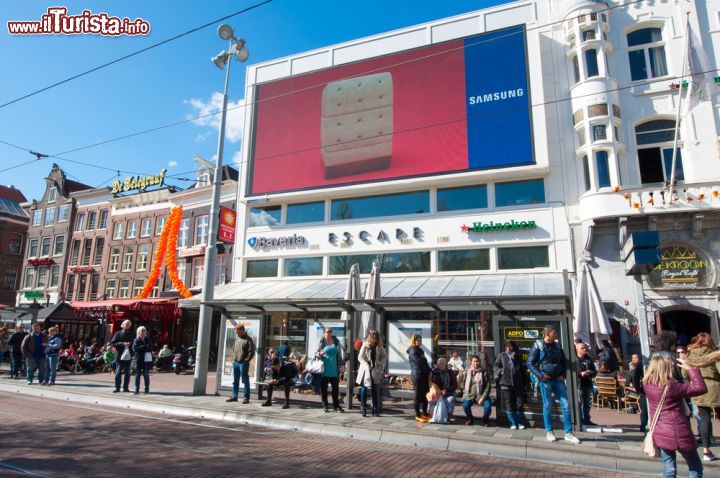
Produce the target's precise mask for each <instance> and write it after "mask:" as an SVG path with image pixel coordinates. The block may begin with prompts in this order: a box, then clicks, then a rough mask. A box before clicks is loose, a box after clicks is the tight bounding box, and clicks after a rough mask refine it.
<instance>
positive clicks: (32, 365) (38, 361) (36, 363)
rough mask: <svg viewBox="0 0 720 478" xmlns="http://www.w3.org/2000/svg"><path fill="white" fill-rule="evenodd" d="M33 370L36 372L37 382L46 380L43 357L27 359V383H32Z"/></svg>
mask: <svg viewBox="0 0 720 478" xmlns="http://www.w3.org/2000/svg"><path fill="white" fill-rule="evenodd" d="M35 369H37V371H38V382H43V381H45V380H46V377H45V357H28V358H27V381H28V383H32V381H33V378H34V377H35Z"/></svg>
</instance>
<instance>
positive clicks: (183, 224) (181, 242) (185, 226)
mask: <svg viewBox="0 0 720 478" xmlns="http://www.w3.org/2000/svg"><path fill="white" fill-rule="evenodd" d="M189 234H190V218H189V217H187V218H185V219H183V220H182V221H180V231H179V232H178V242H177V245H178V247H187V246H188V239H189V238H188V235H189Z"/></svg>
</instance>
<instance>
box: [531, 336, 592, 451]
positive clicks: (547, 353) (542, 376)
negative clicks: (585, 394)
mask: <svg viewBox="0 0 720 478" xmlns="http://www.w3.org/2000/svg"><path fill="white" fill-rule="evenodd" d="M557 338H558V333H557V330H556V329H555V327H553V326H552V325H546V326H545V328H544V329H543V338H542V340H538V341H536V342H535V344H534V345H533V346H532V348H531V349H530V354H529V356H528V361H527V366H528V369H529V370H530V373H532V374H533V375H534V376H535V377H537V379H538V381H539V383H538V386H539V388H540V392H541V393H542V399H543V421H544V422H545V431H546V432H547V435H546V437H547V439H548V441H555V435H553V429H552V406H553V403H554V399H553V395H554V396H555V397H556V398H557V399H558V400H559V401H560V408H561V409H562V418H563V426H564V429H565V440H566V441H569V442H570V443H572V444H574V445H577V444H579V443H580V440H579V439H578V438H577V437H576V436H575V435H573V434H572V419H571V418H570V408H569V403H568V398H567V388H566V387H565V373H566V370H567V359H566V358H565V353H564V352H563V350H562V348H561V347H560V344H559V343H557Z"/></svg>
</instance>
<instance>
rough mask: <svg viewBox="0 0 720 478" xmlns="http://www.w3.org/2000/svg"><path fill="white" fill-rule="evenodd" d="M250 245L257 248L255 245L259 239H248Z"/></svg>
mask: <svg viewBox="0 0 720 478" xmlns="http://www.w3.org/2000/svg"><path fill="white" fill-rule="evenodd" d="M248 244H250V247H255V245H256V244H257V237H251V238H250V239H248Z"/></svg>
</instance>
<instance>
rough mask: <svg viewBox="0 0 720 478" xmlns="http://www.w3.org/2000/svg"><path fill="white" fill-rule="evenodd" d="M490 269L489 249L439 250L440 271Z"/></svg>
mask: <svg viewBox="0 0 720 478" xmlns="http://www.w3.org/2000/svg"><path fill="white" fill-rule="evenodd" d="M489 269H490V250H489V249H467V250H460V251H439V252H438V270H440V271H486V270H489Z"/></svg>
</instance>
